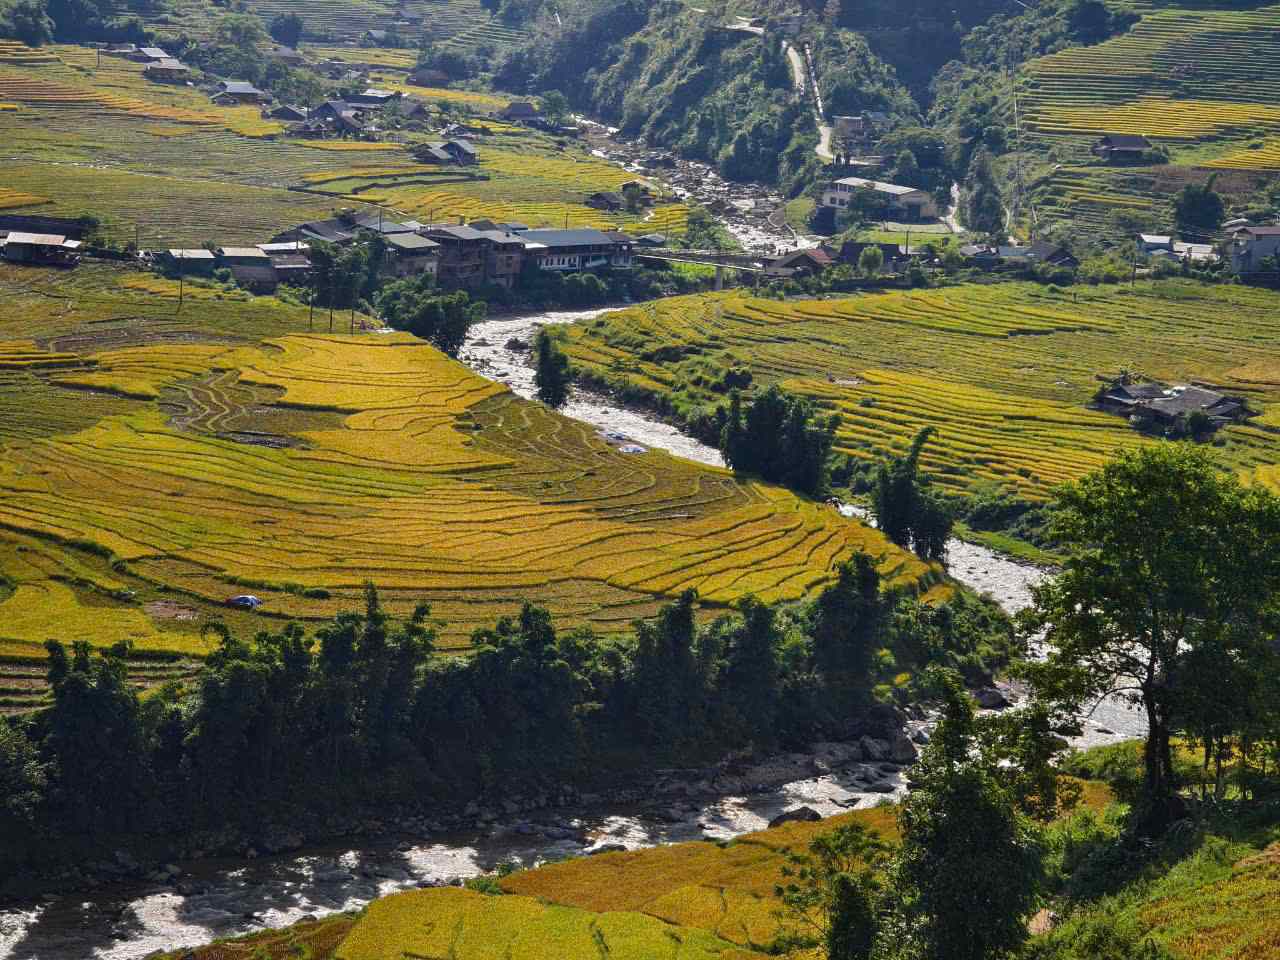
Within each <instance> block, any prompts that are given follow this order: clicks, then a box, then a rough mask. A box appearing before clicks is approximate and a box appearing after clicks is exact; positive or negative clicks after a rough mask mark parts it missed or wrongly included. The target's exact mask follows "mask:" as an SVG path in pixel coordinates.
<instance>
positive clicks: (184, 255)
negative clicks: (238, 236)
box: [168, 250, 214, 260]
mask: <svg viewBox="0 0 1280 960" xmlns="http://www.w3.org/2000/svg"><path fill="white" fill-rule="evenodd" d="M168 253H169V256H171V257H173V259H175V260H212V259H214V256H213V251H212V250H170V251H168Z"/></svg>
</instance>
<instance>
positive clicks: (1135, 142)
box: [1089, 133, 1151, 163]
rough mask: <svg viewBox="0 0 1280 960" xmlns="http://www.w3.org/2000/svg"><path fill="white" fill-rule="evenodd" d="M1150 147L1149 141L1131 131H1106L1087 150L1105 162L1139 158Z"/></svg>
mask: <svg viewBox="0 0 1280 960" xmlns="http://www.w3.org/2000/svg"><path fill="white" fill-rule="evenodd" d="M1150 149H1151V141H1150V140H1148V139H1147V138H1146V137H1140V136H1138V135H1136V134H1132V133H1108V134H1106V135H1104V136H1102V137H1099V138H1098V139H1097V140H1095V141H1094V143H1093V146H1092V147H1090V148H1089V152H1090V153H1092V154H1093V155H1094V156H1095V157H1101V158H1102V159H1103V160H1105V161H1106V162H1107V163H1111V162H1112V161H1115V160H1129V161H1135V160H1141V159H1142V158H1143V155H1144V154H1146V152H1147V151H1148V150H1150Z"/></svg>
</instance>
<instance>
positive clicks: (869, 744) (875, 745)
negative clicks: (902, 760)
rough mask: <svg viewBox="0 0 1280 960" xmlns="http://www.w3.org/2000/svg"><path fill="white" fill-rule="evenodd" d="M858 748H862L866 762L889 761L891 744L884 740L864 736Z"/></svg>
mask: <svg viewBox="0 0 1280 960" xmlns="http://www.w3.org/2000/svg"><path fill="white" fill-rule="evenodd" d="M858 746H859V747H861V748H862V757H863V759H864V760H888V759H889V744H888V743H886V742H885V741H884V740H876V739H875V738H874V737H865V736H864V737H862V738H861V739H860V740H859V741H858Z"/></svg>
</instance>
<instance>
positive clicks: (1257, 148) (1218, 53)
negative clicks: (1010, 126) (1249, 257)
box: [1020, 3, 1280, 229]
mask: <svg viewBox="0 0 1280 960" xmlns="http://www.w3.org/2000/svg"><path fill="white" fill-rule="evenodd" d="M1122 6H1129V7H1130V8H1132V9H1135V10H1136V12H1139V13H1141V14H1142V19H1141V21H1139V22H1138V23H1137V24H1136V25H1135V26H1134V27H1133V28H1132V29H1131V30H1129V31H1128V32H1127V33H1124V34H1122V35H1120V36H1117V37H1114V38H1112V39H1111V40H1108V41H1107V42H1105V43H1102V44H1098V45H1095V46H1087V47H1076V48H1072V49H1068V50H1064V51H1061V52H1059V53H1055V54H1051V55H1049V56H1046V57H1042V58H1040V59H1038V60H1034V61H1032V62H1031V63H1029V64H1027V65H1026V66H1025V67H1024V69H1023V71H1022V74H1021V77H1020V85H1021V88H1022V94H1021V107H1022V117H1023V126H1024V133H1029V134H1030V137H1029V143H1030V145H1031V146H1032V147H1033V148H1034V149H1037V150H1049V149H1053V150H1055V152H1056V156H1055V160H1060V159H1062V158H1063V155H1064V154H1065V155H1068V156H1069V157H1070V159H1068V160H1065V163H1064V166H1063V168H1062V169H1061V170H1058V171H1056V172H1055V173H1054V174H1053V177H1052V181H1051V183H1050V185H1049V189H1048V191H1047V192H1048V194H1049V195H1048V196H1047V197H1041V205H1042V207H1043V212H1046V213H1048V214H1050V215H1051V216H1056V217H1058V218H1060V219H1064V220H1071V221H1083V222H1085V223H1086V224H1088V225H1089V226H1091V227H1105V226H1107V216H1108V214H1110V213H1113V212H1126V211H1127V212H1132V213H1139V214H1144V215H1150V216H1151V217H1152V218H1153V222H1152V226H1153V227H1158V228H1161V229H1163V228H1164V226H1166V225H1167V220H1168V211H1167V201H1168V196H1167V195H1166V194H1165V193H1163V192H1162V191H1160V190H1159V189H1156V185H1157V183H1158V181H1159V180H1160V178H1161V177H1162V176H1163V169H1162V168H1160V167H1149V168H1136V169H1135V168H1120V169H1110V168H1106V167H1104V166H1103V165H1102V164H1101V162H1100V161H1097V160H1095V159H1093V158H1092V157H1090V156H1089V154H1088V152H1087V147H1088V145H1089V143H1091V142H1092V141H1093V140H1094V139H1096V138H1097V137H1098V136H1099V135H1101V134H1104V133H1130V134H1139V135H1142V136H1146V137H1148V138H1149V139H1151V140H1152V142H1153V143H1156V144H1162V145H1164V146H1165V147H1167V148H1169V150H1170V152H1171V155H1172V159H1173V163H1174V164H1175V165H1179V167H1180V168H1183V169H1181V170H1180V172H1181V174H1183V175H1186V174H1188V173H1189V172H1190V168H1196V169H1205V170H1209V169H1224V170H1245V171H1258V172H1268V171H1275V170H1277V169H1280V147H1277V146H1276V144H1277V142H1280V43H1277V41H1276V37H1277V35H1280V34H1278V31H1280V4H1270V5H1266V6H1259V7H1256V8H1254V9H1247V10H1241V9H1235V7H1236V6H1237V5H1235V4H1231V3H1219V4H1198V5H1197V4H1186V5H1184V6H1180V5H1178V4H1168V5H1160V6H1159V7H1157V6H1156V5H1153V4H1127V5H1122ZM1205 7H1218V8H1220V9H1205ZM1165 169H1167V168H1165ZM1205 175H1207V174H1205ZM1205 175H1201V176H1199V177H1198V179H1199V180H1203V179H1204V176H1205Z"/></svg>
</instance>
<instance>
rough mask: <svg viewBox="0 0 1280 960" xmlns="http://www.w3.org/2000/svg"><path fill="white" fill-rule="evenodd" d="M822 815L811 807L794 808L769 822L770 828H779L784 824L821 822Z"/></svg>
mask: <svg viewBox="0 0 1280 960" xmlns="http://www.w3.org/2000/svg"><path fill="white" fill-rule="evenodd" d="M821 819H822V814H820V813H819V812H818V811H817V810H815V809H813V807H796V808H795V809H794V810H787V811H785V812H783V813H780V814H778V815H777V816H776V817H774V818H773V819H772V820H770V821H769V826H770V827H780V826H782V825H783V824H784V823H795V822H800V823H812V822H813V821H815V820H821Z"/></svg>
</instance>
